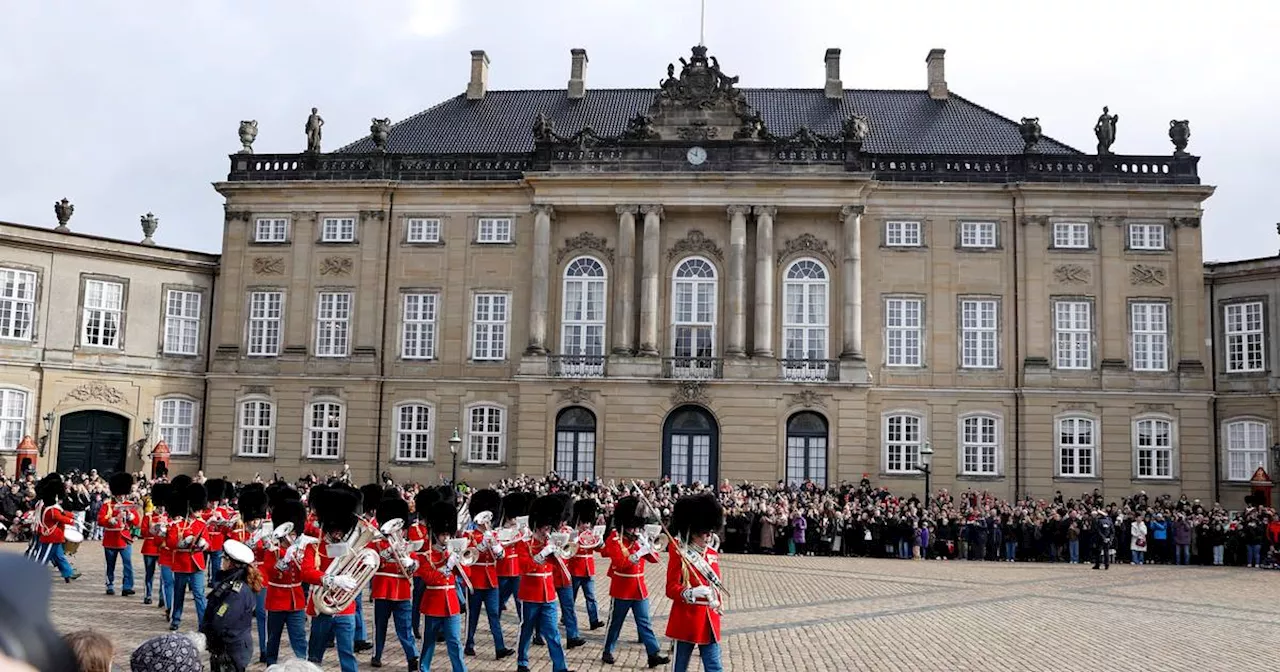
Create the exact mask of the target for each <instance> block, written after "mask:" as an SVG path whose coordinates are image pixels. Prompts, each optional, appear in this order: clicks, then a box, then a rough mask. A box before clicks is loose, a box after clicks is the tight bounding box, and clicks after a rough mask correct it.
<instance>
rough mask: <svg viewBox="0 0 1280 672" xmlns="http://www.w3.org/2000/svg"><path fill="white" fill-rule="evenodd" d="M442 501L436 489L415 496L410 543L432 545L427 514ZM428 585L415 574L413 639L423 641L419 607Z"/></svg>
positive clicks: (409, 534)
mask: <svg viewBox="0 0 1280 672" xmlns="http://www.w3.org/2000/svg"><path fill="white" fill-rule="evenodd" d="M439 500H440V495H439V493H437V492H436V490H435V488H423V489H421V490H419V491H418V492H417V493H416V494H414V496H413V518H414V522H413V525H411V526H410V527H409V532H408V534H407V535H406V536H407V538H408V539H409V541H410V542H412V543H418V544H419V549H421V548H422V546H430V545H431V535H430V534H428V533H427V514H428V513H429V512H430V511H431V505H432V504H434V503H435V502H437V501H439ZM426 589H427V583H426V582H425V581H423V580H422V577H421V576H418V575H417V574H415V575H414V576H413V604H414V608H413V637H414V639H422V611H420V610H419V609H418V607H417V605H420V604H422V594H423V593H424V592H426Z"/></svg>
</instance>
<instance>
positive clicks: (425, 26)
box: [405, 0, 461, 37]
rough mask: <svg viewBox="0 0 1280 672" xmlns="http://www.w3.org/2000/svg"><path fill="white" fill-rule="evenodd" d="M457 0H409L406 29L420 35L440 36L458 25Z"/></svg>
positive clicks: (458, 7) (458, 8)
mask: <svg viewBox="0 0 1280 672" xmlns="http://www.w3.org/2000/svg"><path fill="white" fill-rule="evenodd" d="M459 5H460V3H459V0H409V20H408V22H407V23H406V24H405V25H406V27H407V29H408V31H409V32H410V33H413V34H414V35H417V36H420V37H440V36H441V35H446V34H448V33H450V32H452V31H453V29H454V28H456V27H457V26H458V18H459V14H460V13H461V12H460V11H459V10H460V6H459Z"/></svg>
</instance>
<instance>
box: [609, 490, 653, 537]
mask: <svg viewBox="0 0 1280 672" xmlns="http://www.w3.org/2000/svg"><path fill="white" fill-rule="evenodd" d="M644 524H645V517H644V514H643V507H641V506H640V498H639V497H636V496H635V495H627V496H626V497H623V498H621V499H619V500H618V502H617V503H616V504H614V505H613V526H614V527H615V528H616V529H620V530H636V529H639V528H641V527H644Z"/></svg>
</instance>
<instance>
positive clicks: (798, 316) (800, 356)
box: [782, 259, 829, 380]
mask: <svg viewBox="0 0 1280 672" xmlns="http://www.w3.org/2000/svg"><path fill="white" fill-rule="evenodd" d="M828 287H829V279H828V276H827V269H826V268H825V267H823V265H822V264H820V263H818V262H817V261H816V260H814V259H797V260H796V261H794V262H792V263H791V265H790V266H788V267H787V272H786V274H785V276H784V279H783V281H782V342H783V347H784V354H783V358H784V359H785V360H786V361H785V362H784V363H783V376H784V377H785V378H786V379H787V380H808V379H817V380H825V379H826V377H827V370H826V369H827V363H826V361H825V360H826V359H827V356H828V349H827V343H828V338H827V330H828V326H829V325H828V310H827V296H828ZM808 360H819V361H817V362H809V361H808Z"/></svg>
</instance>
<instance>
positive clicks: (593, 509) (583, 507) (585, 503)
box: [572, 499, 600, 525]
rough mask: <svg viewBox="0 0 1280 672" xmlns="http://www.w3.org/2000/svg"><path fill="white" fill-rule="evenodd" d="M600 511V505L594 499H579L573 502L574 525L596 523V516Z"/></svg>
mask: <svg viewBox="0 0 1280 672" xmlns="http://www.w3.org/2000/svg"><path fill="white" fill-rule="evenodd" d="M599 513H600V505H599V504H596V500H594V499H579V500H578V501H576V502H574V503H573V519H572V520H573V524H574V525H584V524H585V525H595V524H596V516H597V515H599Z"/></svg>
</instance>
